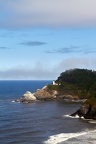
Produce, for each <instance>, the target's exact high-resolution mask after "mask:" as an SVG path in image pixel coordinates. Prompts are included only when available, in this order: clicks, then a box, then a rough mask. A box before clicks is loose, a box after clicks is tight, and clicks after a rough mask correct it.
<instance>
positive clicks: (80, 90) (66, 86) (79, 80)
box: [49, 69, 96, 98]
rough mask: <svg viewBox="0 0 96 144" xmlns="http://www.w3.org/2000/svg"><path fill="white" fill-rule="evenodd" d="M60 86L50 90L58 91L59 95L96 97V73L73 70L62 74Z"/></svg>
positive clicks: (59, 81) (52, 87)
mask: <svg viewBox="0 0 96 144" xmlns="http://www.w3.org/2000/svg"><path fill="white" fill-rule="evenodd" d="M56 83H58V85H53V86H49V89H55V90H58V92H59V94H71V95H78V96H79V97H80V98H90V97H96V71H92V70H87V69H71V70H66V71H65V72H62V73H61V74H60V76H59V77H58V78H57V80H56Z"/></svg>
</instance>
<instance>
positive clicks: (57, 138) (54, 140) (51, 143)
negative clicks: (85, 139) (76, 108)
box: [44, 132, 86, 144]
mask: <svg viewBox="0 0 96 144" xmlns="http://www.w3.org/2000/svg"><path fill="white" fill-rule="evenodd" d="M85 134H86V132H82V133H61V134H57V135H53V136H50V137H49V139H48V140H47V141H45V142H44V143H45V144H58V143H60V142H64V141H66V140H68V139H70V138H74V137H78V136H82V135H85Z"/></svg>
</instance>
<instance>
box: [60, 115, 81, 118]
mask: <svg viewBox="0 0 96 144" xmlns="http://www.w3.org/2000/svg"><path fill="white" fill-rule="evenodd" d="M63 117H70V118H79V116H78V115H76V116H70V115H63Z"/></svg>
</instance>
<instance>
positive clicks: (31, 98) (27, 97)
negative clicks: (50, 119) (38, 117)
mask: <svg viewBox="0 0 96 144" xmlns="http://www.w3.org/2000/svg"><path fill="white" fill-rule="evenodd" d="M36 100H37V99H36V97H35V96H34V94H32V93H31V92H30V91H27V92H26V93H25V94H24V95H23V96H22V97H21V98H19V99H17V100H15V101H16V102H22V103H31V102H34V101H36Z"/></svg>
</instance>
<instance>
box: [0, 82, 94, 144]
mask: <svg viewBox="0 0 96 144" xmlns="http://www.w3.org/2000/svg"><path fill="white" fill-rule="evenodd" d="M49 83H52V81H51V80H50V81H49V80H46V81H0V144H96V121H92V120H84V119H83V118H78V116H76V117H75V118H72V117H69V114H71V113H73V112H75V111H76V110H77V109H78V108H79V107H80V106H81V103H68V102H57V101H47V102H38V103H30V104H23V103H17V102H14V100H15V99H18V98H20V97H21V96H22V95H23V94H24V93H25V92H26V91H31V92H32V93H33V92H35V91H36V89H40V88H42V87H43V86H45V85H46V84H49Z"/></svg>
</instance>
